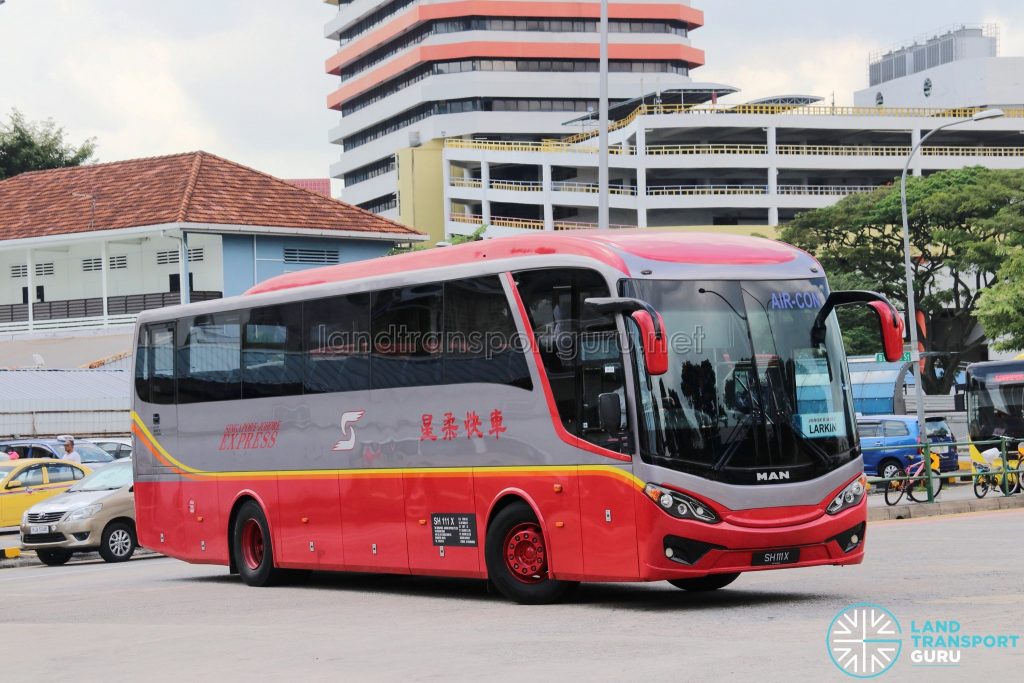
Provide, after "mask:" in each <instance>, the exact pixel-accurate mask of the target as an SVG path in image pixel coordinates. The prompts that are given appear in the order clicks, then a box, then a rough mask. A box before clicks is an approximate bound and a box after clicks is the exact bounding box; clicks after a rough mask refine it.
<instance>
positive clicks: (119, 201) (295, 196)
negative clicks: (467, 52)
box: [0, 152, 421, 240]
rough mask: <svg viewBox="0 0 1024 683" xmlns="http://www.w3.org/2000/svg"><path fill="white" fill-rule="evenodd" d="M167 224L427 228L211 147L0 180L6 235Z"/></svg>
mask: <svg viewBox="0 0 1024 683" xmlns="http://www.w3.org/2000/svg"><path fill="white" fill-rule="evenodd" d="M92 198H95V202H96V211H95V215H93V212H92V206H91V204H92ZM166 223H211V224H224V225H252V226H269V227H285V228H306V229H314V230H339V231H342V230H343V231H352V232H366V233H375V234H378V235H380V234H388V235H394V236H395V237H396V238H399V239H400V238H402V237H415V236H417V235H419V234H421V233H419V232H417V231H416V230H413V229H412V228H408V227H406V226H404V225H402V224H400V223H396V222H394V221H391V220H388V219H386V218H382V217H381V216H377V215H375V214H373V213H370V212H369V211H365V210H363V209H360V208H358V207H355V206H352V205H350V204H345V203H344V202H341V201H338V200H336V199H331V198H330V197H325V196H323V195H321V194H319V193H317V192H315V191H312V190H308V189H304V188H302V187H297V186H295V185H292V184H290V183H288V182H286V181H284V180H280V179H278V178H275V177H273V176H270V175H267V174H266V173H261V172H260V171H257V170H255V169H252V168H249V167H247V166H242V165H241V164H237V163H235V162H233V161H228V160H227V159H223V158H221V157H218V156H215V155H213V154H209V153H207V152H190V153H187V154H175V155H172V156H164V157H150V158H147V159H131V160H128V161H117V162H113V163H107V164H94V165H87V166H78V167H72V168H58V169H52V170H47V171H31V172H29V173H22V174H21V175H17V176H14V177H13V178H8V179H6V180H4V181H2V182H0V240H11V239H22V238H29V237H41V236H45V235H64V234H71V233H77V232H89V231H91V230H115V229H118V228H129V227H137V226H144V225H160V224H166Z"/></svg>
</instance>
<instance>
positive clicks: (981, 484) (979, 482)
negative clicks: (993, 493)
mask: <svg viewBox="0 0 1024 683" xmlns="http://www.w3.org/2000/svg"><path fill="white" fill-rule="evenodd" d="M990 488H991V486H990V485H989V481H988V475H987V474H983V475H981V476H980V477H977V478H976V479H975V480H974V495H975V496H976V497H978V498H984V497H985V496H987V495H988V490H989V489H990Z"/></svg>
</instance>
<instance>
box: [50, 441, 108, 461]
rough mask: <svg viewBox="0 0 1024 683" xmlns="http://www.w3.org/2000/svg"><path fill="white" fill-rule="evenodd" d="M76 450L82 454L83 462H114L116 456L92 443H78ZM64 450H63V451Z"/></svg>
mask: <svg viewBox="0 0 1024 683" xmlns="http://www.w3.org/2000/svg"><path fill="white" fill-rule="evenodd" d="M75 450H76V451H78V454H79V455H80V456H82V462H113V461H114V456H112V455H111V454H110V453H107V452H106V451H105V450H103V449H102V448H100V447H99V446H96V445H94V444H91V443H76V444H75ZM63 452H64V451H63V450H61V453H63Z"/></svg>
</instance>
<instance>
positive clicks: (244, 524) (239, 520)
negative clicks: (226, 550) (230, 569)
mask: <svg viewBox="0 0 1024 683" xmlns="http://www.w3.org/2000/svg"><path fill="white" fill-rule="evenodd" d="M231 552H232V553H233V555H234V560H235V565H236V566H237V567H238V573H239V575H241V577H242V581H245V583H246V584H248V585H250V586H273V585H274V584H277V583H280V582H281V581H282V580H283V578H284V572H283V571H282V570H280V569H277V568H275V567H274V548H273V545H272V544H271V541H270V525H268V524H267V516H266V515H265V514H263V509H262V508H260V506H259V505H257V504H256V502H255V501H252V500H249V501H246V502H245V503H243V504H242V507H241V508H239V510H238V516H237V517H236V518H235V527H234V530H233V531H232V534H231Z"/></svg>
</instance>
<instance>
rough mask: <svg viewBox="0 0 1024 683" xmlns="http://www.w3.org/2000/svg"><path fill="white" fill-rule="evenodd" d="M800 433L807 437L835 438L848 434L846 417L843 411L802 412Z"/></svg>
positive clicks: (799, 417) (799, 416)
mask: <svg viewBox="0 0 1024 683" xmlns="http://www.w3.org/2000/svg"><path fill="white" fill-rule="evenodd" d="M797 418H798V419H799V420H800V433H801V434H803V435H804V438H806V439H835V438H837V437H844V436H846V419H845V417H844V415H843V413H841V412H839V413H802V414H800V415H798V416H797Z"/></svg>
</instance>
